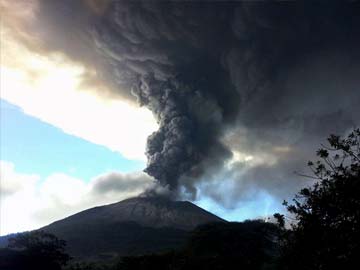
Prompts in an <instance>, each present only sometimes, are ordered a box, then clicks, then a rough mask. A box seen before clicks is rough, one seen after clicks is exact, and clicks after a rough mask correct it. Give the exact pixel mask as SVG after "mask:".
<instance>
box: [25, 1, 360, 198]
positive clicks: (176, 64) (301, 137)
mask: <svg viewBox="0 0 360 270" xmlns="http://www.w3.org/2000/svg"><path fill="white" fill-rule="evenodd" d="M29 1H30V0H29ZM34 2H39V3H40V4H39V11H38V14H36V15H37V16H35V17H34V18H37V20H38V24H37V25H35V29H37V28H39V29H42V32H40V33H37V34H38V36H40V37H41V39H42V40H43V44H42V45H43V49H45V48H46V49H47V50H50V51H61V52H62V53H65V54H66V55H68V56H69V57H70V58H71V59H73V60H77V61H80V62H82V63H85V64H86V66H91V67H94V68H95V69H96V71H97V75H99V77H101V78H102V79H103V81H105V82H106V83H108V84H109V85H111V89H112V92H113V93H112V94H114V93H115V94H120V95H121V96H123V97H126V98H129V97H130V96H131V94H130V92H131V93H132V95H133V96H132V98H133V97H134V96H135V97H136V99H137V101H138V103H139V104H140V105H142V106H146V107H147V108H149V109H150V110H151V111H152V112H153V114H154V116H155V117H156V119H157V121H158V123H159V130H158V131H156V132H155V133H154V134H152V135H151V136H150V137H149V139H148V144H147V149H146V154H147V157H148V164H147V168H146V169H145V171H146V172H147V173H148V174H149V175H151V176H153V177H154V178H155V179H156V180H157V181H158V182H159V183H160V184H161V185H162V186H166V187H168V188H169V189H170V190H171V191H173V193H172V194H174V195H177V194H179V191H181V189H182V188H184V189H185V191H187V192H188V193H190V194H192V195H194V194H195V192H196V184H195V183H196V181H197V180H198V179H201V178H202V176H204V173H208V172H209V170H210V168H221V167H223V165H224V162H225V161H226V159H227V158H229V157H230V156H231V151H230V150H229V149H228V148H227V147H226V146H225V145H224V144H223V143H222V141H224V138H225V137H226V138H227V144H226V145H228V146H229V145H230V146H231V148H232V150H236V151H238V152H247V153H250V154H252V153H254V156H256V155H257V156H260V159H259V160H257V161H256V162H257V163H254V164H250V165H249V166H248V164H246V163H244V162H238V163H237V164H236V166H235V165H233V166H232V167H231V168H228V171H227V172H226V173H225V174H223V175H221V176H220V178H221V180H222V179H225V178H226V177H228V178H230V179H233V180H234V181H233V188H232V189H231V193H232V194H233V196H234V198H235V200H237V198H238V197H239V196H241V195H242V194H243V193H246V192H247V190H250V189H251V188H244V186H246V187H255V189H256V190H258V189H259V188H260V189H266V192H268V193H271V194H274V193H276V192H278V190H280V189H283V190H285V192H284V193H283V194H289V190H292V189H293V188H294V184H293V183H291V181H289V179H290V178H291V177H292V174H290V173H289V172H290V171H291V172H292V171H293V170H295V169H297V168H299V167H300V168H301V166H302V164H304V162H305V161H306V160H307V159H308V158H309V157H310V153H313V151H314V148H316V145H317V144H318V143H319V142H320V141H321V140H323V138H324V137H325V136H327V135H328V134H329V133H330V132H337V131H340V132H343V131H344V130H345V129H346V128H349V127H351V126H354V125H356V124H358V123H359V122H358V121H359V117H358V115H359V114H360V107H359V106H358V104H359V100H360V97H359V91H358V85H359V83H360V82H359V78H360V76H359V70H360V51H359V48H360V32H359V31H360V30H359V29H360V6H359V2H356V1H315V2H314V1H307V2H306V1H299V2H272V1H271V2H270V1H264V2H257V1H255V2H252V1H244V2H235V1H232V2H217V1H216V2H212V1H194V2H191V1H184V2H181V1H151V0H144V1H115V0H114V1H110V0H103V1H102V0H98V1H97V0H83V1H80V0H79V1H73V0H62V1H57V0H34ZM44 25H46V27H45V28H44V27H43V26H44ZM41 26H42V27H41ZM44 30H45V31H44ZM90 79H92V78H90ZM90 81H91V80H90ZM113 86H114V87H113ZM99 92H100V91H99ZM99 94H104V93H99ZM105 94H108V93H105ZM114 117H116V116H114ZM327 119H331V121H328V120H327ZM333 123H336V125H334V124H333ZM229 128H231V130H230V131H229V130H228V129H229ZM237 130H240V132H239V133H236V131H237ZM124 132H126V131H124ZM229 134H232V136H230V137H231V138H228V137H229V136H228V135H229ZM243 134H245V135H243ZM224 135H226V136H224ZM240 137H241V138H240ZM243 137H244V138H245V139H244V138H243ZM243 141H245V143H244V142H243ZM264 156H265V157H266V158H263V157H264ZM304 160H305V161H304ZM244 168H245V170H243V169H244ZM289 168H291V169H289ZM210 171H211V170H210ZM219 171H220V170H219ZM238 172H240V173H238ZM284 172H286V173H284ZM238 175H240V176H238ZM208 176H209V174H207V175H206V177H208ZM210 178H211V175H210V177H208V178H207V179H205V180H204V179H203V181H208V179H210ZM215 182H216V181H215ZM279 183H280V184H279ZM216 187H217V186H216ZM215 189H216V188H215ZM203 191H206V190H205V188H204V187H203ZM208 193H209V194H213V193H216V192H214V189H213V188H211V192H208ZM229 193H230V192H229ZM283 194H282V195H281V196H283ZM213 197H216V194H215V195H214V196H213ZM218 197H219V196H218Z"/></svg>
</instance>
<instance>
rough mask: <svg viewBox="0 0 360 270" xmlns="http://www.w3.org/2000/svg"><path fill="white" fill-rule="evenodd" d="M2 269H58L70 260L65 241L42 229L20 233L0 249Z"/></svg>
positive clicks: (0, 265) (0, 266)
mask: <svg viewBox="0 0 360 270" xmlns="http://www.w3.org/2000/svg"><path fill="white" fill-rule="evenodd" d="M0 258H2V260H1V262H0V269H2V270H45V269H46V270H49V269H51V270H59V269H61V268H62V266H64V265H66V263H67V262H68V261H69V260H70V257H69V256H68V255H67V254H66V253H65V241H63V240H59V239H58V238H57V237H56V236H54V235H52V234H49V233H45V232H43V231H33V232H27V233H21V234H18V235H17V236H15V237H14V238H10V239H9V244H8V246H7V248H5V249H1V250H0Z"/></svg>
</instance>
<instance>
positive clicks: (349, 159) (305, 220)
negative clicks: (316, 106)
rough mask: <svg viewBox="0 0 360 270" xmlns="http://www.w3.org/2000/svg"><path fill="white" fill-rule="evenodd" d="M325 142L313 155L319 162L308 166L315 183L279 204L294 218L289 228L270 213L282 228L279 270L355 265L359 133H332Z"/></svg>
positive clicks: (359, 207) (357, 250) (359, 204)
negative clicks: (345, 135)
mask: <svg viewBox="0 0 360 270" xmlns="http://www.w3.org/2000/svg"><path fill="white" fill-rule="evenodd" d="M328 142H329V146H324V145H323V146H322V148H321V149H319V150H318V151H317V156H318V157H319V158H320V160H319V161H316V162H312V161H309V163H308V166H309V167H310V169H311V170H312V172H313V175H312V176H310V177H311V178H314V179H315V180H316V183H315V184H314V185H313V186H312V187H307V188H304V189H302V190H301V191H300V192H299V193H298V194H297V195H296V197H295V199H294V200H293V204H289V203H287V202H284V205H285V206H286V207H287V210H288V211H289V213H291V215H293V216H294V218H295V220H296V222H295V223H293V224H292V230H290V231H287V230H285V229H284V224H285V223H284V216H282V215H280V214H276V215H275V218H277V219H278V220H279V222H280V223H279V225H281V226H282V228H283V235H282V237H281V242H280V243H281V250H282V256H281V260H280V262H281V267H282V268H283V269H300V268H301V269H350V268H351V269H353V267H354V266H355V265H358V266H359V265H360V264H359V258H358V257H359V255H360V247H359V240H358V239H360V224H359V222H360V129H355V130H354V131H353V132H351V133H350V134H349V135H348V136H347V137H346V138H341V137H340V136H335V135H331V136H330V137H329V138H328ZM351 265H353V266H352V267H350V266H351ZM355 268H356V267H355Z"/></svg>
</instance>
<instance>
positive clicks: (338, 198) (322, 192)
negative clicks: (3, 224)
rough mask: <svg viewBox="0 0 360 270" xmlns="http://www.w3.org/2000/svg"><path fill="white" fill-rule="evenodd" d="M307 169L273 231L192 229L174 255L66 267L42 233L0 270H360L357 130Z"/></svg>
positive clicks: (226, 226)
mask: <svg viewBox="0 0 360 270" xmlns="http://www.w3.org/2000/svg"><path fill="white" fill-rule="evenodd" d="M317 156H318V157H319V160H318V161H315V162H312V161H309V163H308V166H309V168H310V169H311V171H312V172H313V173H312V174H311V175H307V176H306V177H311V178H313V179H314V184H313V186H311V187H306V188H304V189H302V190H301V191H300V192H299V193H298V194H296V196H295V198H294V200H293V202H291V203H288V202H284V205H285V207H286V208H287V214H286V215H281V214H275V215H274V217H275V219H276V220H277V222H276V223H267V222H264V221H262V220H254V221H245V222H241V223H231V222H230V223H214V224H207V225H203V226H200V227H198V228H197V229H195V230H194V231H193V232H192V234H191V236H190V238H189V240H188V242H187V244H186V245H185V246H184V247H183V248H182V249H180V250H174V251H169V252H167V253H162V254H152V255H143V256H131V257H121V258H118V259H117V260H116V261H115V262H112V263H110V264H101V263H74V262H72V261H71V258H70V257H69V256H68V255H67V254H66V253H65V242H64V241H62V240H59V239H57V238H56V237H55V236H53V235H50V234H47V233H44V232H30V233H25V234H19V235H16V236H15V237H14V238H12V239H11V240H10V241H9V245H8V247H7V248H3V249H0V269H1V270H33V269H34V270H35V269H36V270H45V269H46V270H50V269H51V270H60V269H66V270H127V269H133V270H142V269H164V270H185V269H210V270H212V269H214V270H215V269H235V268H236V269H249V270H250V269H251V270H257V269H263V270H264V269H279V270H290V269H292V270H297V269H302V270H306V269H309V270H310V269H358V268H360V262H359V260H360V245H359V242H360V241H359V239H360V129H355V130H353V132H351V133H350V134H349V135H348V136H347V137H345V138H341V137H340V136H335V135H331V136H330V137H329V138H328V145H327V146H323V147H322V148H321V149H319V150H318V151H317Z"/></svg>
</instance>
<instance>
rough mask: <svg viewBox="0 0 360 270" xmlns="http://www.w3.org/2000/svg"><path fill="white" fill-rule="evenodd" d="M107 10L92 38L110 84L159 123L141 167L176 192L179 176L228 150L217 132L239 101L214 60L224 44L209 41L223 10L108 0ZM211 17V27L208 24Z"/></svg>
mask: <svg viewBox="0 0 360 270" xmlns="http://www.w3.org/2000/svg"><path fill="white" fill-rule="evenodd" d="M108 10H109V14H106V15H105V16H104V20H103V21H101V22H100V23H99V24H98V25H97V27H96V30H95V31H94V32H93V35H94V38H95V40H96V42H97V44H98V48H99V50H100V51H102V52H104V56H105V57H108V58H109V59H108V60H109V61H110V62H111V63H112V66H113V67H114V68H113V69H112V72H113V73H114V76H115V77H116V80H117V83H118V84H119V85H125V86H124V87H128V88H129V87H131V89H132V93H133V94H134V95H135V96H136V97H137V99H138V102H139V103H140V104H141V105H145V106H147V107H148V108H149V109H150V110H151V111H152V112H153V113H154V115H155V117H156V119H157V121H158V123H159V130H158V131H156V132H155V133H153V134H152V135H151V136H150V137H149V138H148V143H147V149H146V155H147V157H148V164H147V168H146V169H145V171H146V172H147V173H148V174H150V175H151V176H153V177H154V178H155V179H156V180H158V181H159V182H160V184H161V185H163V186H168V187H169V188H170V190H172V191H176V190H177V188H178V185H179V180H180V178H181V177H190V178H196V177H197V176H199V175H201V173H202V171H203V169H204V167H205V166H208V165H209V163H213V164H216V163H217V164H221V162H222V161H223V159H224V158H225V157H229V156H231V152H229V150H228V149H226V148H225V146H223V145H222V144H221V143H220V141H219V138H220V136H221V134H222V133H223V131H224V127H225V125H226V124H227V123H229V122H231V121H233V120H234V119H235V116H236V113H237V109H238V106H239V101H240V99H239V96H238V93H237V92H236V90H235V88H234V86H233V85H231V83H230V78H229V77H228V75H227V74H226V72H225V69H224V68H223V67H222V66H221V64H220V58H221V56H222V52H223V50H224V48H223V46H224V44H223V42H221V43H217V42H216V39H217V38H218V37H219V36H220V35H221V33H226V32H228V31H230V30H231V25H229V20H228V18H227V17H228V16H229V15H230V14H229V9H227V8H226V9H223V10H221V11H220V14H217V15H218V16H215V15H216V13H217V12H218V11H217V10H214V9H213V8H211V9H208V10H207V9H206V8H204V7H202V6H201V4H198V5H194V4H191V5H188V4H184V5H179V4H172V3H161V4H158V5H156V4H154V3H152V4H147V3H146V2H144V3H143V4H139V3H135V4H132V3H127V4H124V3H122V2H114V3H113V4H112V6H111V7H109V9H108ZM191 14H193V16H191ZM214 19H215V20H216V22H214V21H213V20H214ZM214 23H215V25H216V27H217V28H218V29H209V26H210V25H211V24H214ZM228 36H229V35H228ZM189 187H190V186H189Z"/></svg>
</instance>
